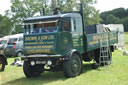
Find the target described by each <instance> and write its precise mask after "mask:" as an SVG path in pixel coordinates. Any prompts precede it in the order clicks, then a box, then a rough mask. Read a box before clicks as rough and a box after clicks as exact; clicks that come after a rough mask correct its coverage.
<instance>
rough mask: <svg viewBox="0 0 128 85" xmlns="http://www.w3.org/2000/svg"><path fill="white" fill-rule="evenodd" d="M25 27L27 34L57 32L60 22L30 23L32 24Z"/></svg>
mask: <svg viewBox="0 0 128 85" xmlns="http://www.w3.org/2000/svg"><path fill="white" fill-rule="evenodd" d="M24 27H25V29H24V30H25V31H24V32H25V34H38V33H49V32H57V30H58V20H54V21H43V22H39V23H30V24H26V25H25V26H24Z"/></svg>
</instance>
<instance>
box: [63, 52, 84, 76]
mask: <svg viewBox="0 0 128 85" xmlns="http://www.w3.org/2000/svg"><path fill="white" fill-rule="evenodd" d="M63 70H64V74H65V76H66V77H75V76H77V75H79V74H80V73H81V70H82V62H81V59H80V56H79V55H78V54H73V55H72V57H71V58H70V59H69V60H67V61H65V62H64V63H63Z"/></svg>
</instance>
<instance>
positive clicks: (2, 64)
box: [0, 57, 5, 71]
mask: <svg viewBox="0 0 128 85" xmlns="http://www.w3.org/2000/svg"><path fill="white" fill-rule="evenodd" d="M4 68H5V61H4V59H3V58H2V57H0V71H4Z"/></svg>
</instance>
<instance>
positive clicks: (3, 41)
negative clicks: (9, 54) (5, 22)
mask: <svg viewBox="0 0 128 85" xmlns="http://www.w3.org/2000/svg"><path fill="white" fill-rule="evenodd" d="M8 38H9V36H5V37H3V38H1V39H0V49H3V48H4V46H5V44H6V43H7V40H8Z"/></svg>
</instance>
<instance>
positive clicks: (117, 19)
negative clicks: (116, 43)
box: [100, 8, 128, 31]
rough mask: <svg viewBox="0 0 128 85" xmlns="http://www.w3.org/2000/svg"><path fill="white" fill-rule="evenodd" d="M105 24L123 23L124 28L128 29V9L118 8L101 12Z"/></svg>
mask: <svg viewBox="0 0 128 85" xmlns="http://www.w3.org/2000/svg"><path fill="white" fill-rule="evenodd" d="M100 17H101V18H102V22H101V23H103V24H123V25H124V30H125V31H128V9H124V8H117V9H113V10H111V11H106V12H102V13H101V14H100Z"/></svg>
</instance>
